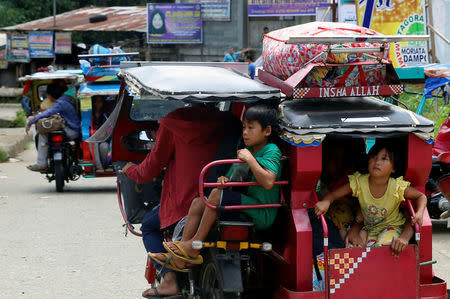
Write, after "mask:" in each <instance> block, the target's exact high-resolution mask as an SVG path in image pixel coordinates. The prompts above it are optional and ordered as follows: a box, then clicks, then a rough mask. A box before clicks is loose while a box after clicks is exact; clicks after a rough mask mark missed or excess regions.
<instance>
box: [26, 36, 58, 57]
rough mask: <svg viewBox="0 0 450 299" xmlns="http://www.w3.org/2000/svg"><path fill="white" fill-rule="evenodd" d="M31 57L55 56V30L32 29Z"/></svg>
mask: <svg viewBox="0 0 450 299" xmlns="http://www.w3.org/2000/svg"><path fill="white" fill-rule="evenodd" d="M28 40H29V46H30V57H31V58H53V57H55V52H54V51H53V31H30V32H29V34H28Z"/></svg>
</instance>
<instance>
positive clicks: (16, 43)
mask: <svg viewBox="0 0 450 299" xmlns="http://www.w3.org/2000/svg"><path fill="white" fill-rule="evenodd" d="M6 60H8V61H11V62H30V51H29V50H28V35H26V34H8V37H7V40H6Z"/></svg>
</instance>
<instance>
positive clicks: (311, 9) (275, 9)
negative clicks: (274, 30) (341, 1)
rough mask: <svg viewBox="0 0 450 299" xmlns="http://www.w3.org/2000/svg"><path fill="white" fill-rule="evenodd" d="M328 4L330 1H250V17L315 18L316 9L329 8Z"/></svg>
mask: <svg viewBox="0 0 450 299" xmlns="http://www.w3.org/2000/svg"><path fill="white" fill-rule="evenodd" d="M328 2H329V1H328V0H284V1H280V0H266V1H261V0H248V16H249V17H267V16H315V15H316V7H322V6H329V5H330V4H329V3H328Z"/></svg>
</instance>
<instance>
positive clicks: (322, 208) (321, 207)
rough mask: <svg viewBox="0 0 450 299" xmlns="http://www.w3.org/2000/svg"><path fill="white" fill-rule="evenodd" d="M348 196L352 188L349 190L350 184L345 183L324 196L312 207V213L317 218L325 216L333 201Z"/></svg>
mask: <svg viewBox="0 0 450 299" xmlns="http://www.w3.org/2000/svg"><path fill="white" fill-rule="evenodd" d="M349 194H352V188H350V183H347V184H345V185H343V186H341V187H339V188H337V189H336V190H334V191H332V192H330V193H328V194H327V195H325V196H324V198H323V199H322V200H321V201H319V202H318V203H316V205H315V206H314V212H315V213H316V215H317V216H320V215H322V214H325V213H326V212H327V211H328V208H329V207H330V205H331V204H332V203H333V201H335V200H336V199H339V198H342V197H344V196H346V195H349Z"/></svg>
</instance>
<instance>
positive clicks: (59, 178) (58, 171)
mask: <svg viewBox="0 0 450 299" xmlns="http://www.w3.org/2000/svg"><path fill="white" fill-rule="evenodd" d="M55 184H56V192H63V189H64V166H63V163H62V161H55Z"/></svg>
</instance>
